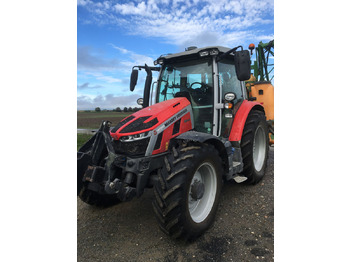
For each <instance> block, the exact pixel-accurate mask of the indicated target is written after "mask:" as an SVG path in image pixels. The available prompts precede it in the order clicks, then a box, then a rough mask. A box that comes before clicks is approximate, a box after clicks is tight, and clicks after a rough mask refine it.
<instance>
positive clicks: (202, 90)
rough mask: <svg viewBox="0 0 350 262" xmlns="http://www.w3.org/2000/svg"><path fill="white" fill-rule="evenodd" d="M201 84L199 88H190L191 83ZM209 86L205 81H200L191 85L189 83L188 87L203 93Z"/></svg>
mask: <svg viewBox="0 0 350 262" xmlns="http://www.w3.org/2000/svg"><path fill="white" fill-rule="evenodd" d="M196 84H197V85H198V84H199V85H201V87H200V88H196V89H194V88H192V86H193V85H196ZM209 88H211V86H210V85H207V84H206V83H201V82H193V83H192V84H191V85H190V89H192V90H195V91H197V90H201V92H203V93H205V92H206V91H207V90H208V89H209Z"/></svg>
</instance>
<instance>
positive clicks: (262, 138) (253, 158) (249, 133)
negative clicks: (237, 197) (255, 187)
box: [241, 110, 269, 184]
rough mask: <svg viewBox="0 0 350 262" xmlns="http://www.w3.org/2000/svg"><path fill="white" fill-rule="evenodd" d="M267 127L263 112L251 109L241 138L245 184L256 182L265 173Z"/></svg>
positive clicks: (267, 146)
mask: <svg viewBox="0 0 350 262" xmlns="http://www.w3.org/2000/svg"><path fill="white" fill-rule="evenodd" d="M268 141H269V140H268V129H267V123H266V119H265V115H264V113H263V112H261V111H258V110H252V111H251V112H250V113H249V115H248V117H247V120H246V123H245V126H244V129H243V135H242V140H241V150H242V157H243V164H244V165H243V172H242V174H243V175H244V176H245V177H247V180H246V181H245V183H246V184H256V183H258V182H259V181H260V180H261V179H262V178H263V176H264V175H265V169H266V166H267V157H268V149H269V144H268Z"/></svg>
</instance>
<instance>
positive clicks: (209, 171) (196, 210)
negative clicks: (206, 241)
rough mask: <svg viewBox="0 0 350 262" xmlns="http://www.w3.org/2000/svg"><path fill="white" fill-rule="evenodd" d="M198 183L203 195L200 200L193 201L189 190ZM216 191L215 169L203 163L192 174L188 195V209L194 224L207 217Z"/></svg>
mask: <svg viewBox="0 0 350 262" xmlns="http://www.w3.org/2000/svg"><path fill="white" fill-rule="evenodd" d="M196 181H197V182H196ZM198 182H200V183H203V184H204V194H203V196H202V197H201V198H200V199H197V200H195V199H193V198H192V196H191V188H192V186H193V185H194V184H195V183H198ZM216 191H217V181H216V171H215V168H214V166H213V165H212V164H210V163H208V162H205V163H203V164H202V165H201V166H200V167H199V168H198V169H197V170H196V172H195V173H194V176H193V178H192V181H191V185H190V189H189V193H188V209H189V212H190V215H191V218H192V220H193V221H194V222H196V223H200V222H202V221H204V220H205V219H206V218H207V217H208V215H209V214H210V212H211V210H212V208H213V205H214V201H215V196H216Z"/></svg>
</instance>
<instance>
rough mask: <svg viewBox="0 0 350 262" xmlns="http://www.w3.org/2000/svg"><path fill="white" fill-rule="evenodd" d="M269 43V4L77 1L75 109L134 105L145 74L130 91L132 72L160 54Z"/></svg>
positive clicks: (254, 0)
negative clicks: (203, 48)
mask: <svg viewBox="0 0 350 262" xmlns="http://www.w3.org/2000/svg"><path fill="white" fill-rule="evenodd" d="M272 39H274V2H273V1H271V0H265V1H260V0H241V1H240V0H237V1H231V0H204V1H199V0H191V1H188V0H187V1H178V0H149V1H145V0H140V1H119V0H118V1H92V0H78V1H77V109H78V110H87V109H94V108H96V107H100V108H101V109H113V108H116V107H120V108H123V107H125V106H126V107H130V106H131V107H135V106H138V105H137V104H136V100H137V98H140V97H142V95H143V87H144V80H145V73H144V71H141V72H140V74H139V79H138V84H137V86H136V88H135V90H134V92H131V91H130V90H129V79H130V73H131V70H132V67H133V66H134V65H144V64H145V63H146V64H147V65H153V61H154V60H155V59H157V58H158V57H159V56H160V55H162V54H167V53H176V52H182V51H184V50H185V48H186V47H188V46H197V47H204V46H211V45H221V46H226V47H231V48H233V47H235V46H238V45H242V46H243V47H244V48H246V49H247V48H248V45H249V44H250V43H254V44H255V45H257V44H258V43H259V42H260V41H263V42H268V41H270V40H272ZM156 77H157V75H153V78H154V80H156Z"/></svg>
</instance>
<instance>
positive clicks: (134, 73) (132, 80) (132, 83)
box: [130, 69, 139, 92]
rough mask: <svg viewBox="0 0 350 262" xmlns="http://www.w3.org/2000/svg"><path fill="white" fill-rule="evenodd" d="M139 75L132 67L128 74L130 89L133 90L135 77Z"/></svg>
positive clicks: (135, 81)
mask: <svg viewBox="0 0 350 262" xmlns="http://www.w3.org/2000/svg"><path fill="white" fill-rule="evenodd" d="M138 76H139V70H137V69H133V70H132V72H131V76H130V91H131V92H132V91H134V89H135V86H136V84H137V78H138Z"/></svg>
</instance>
